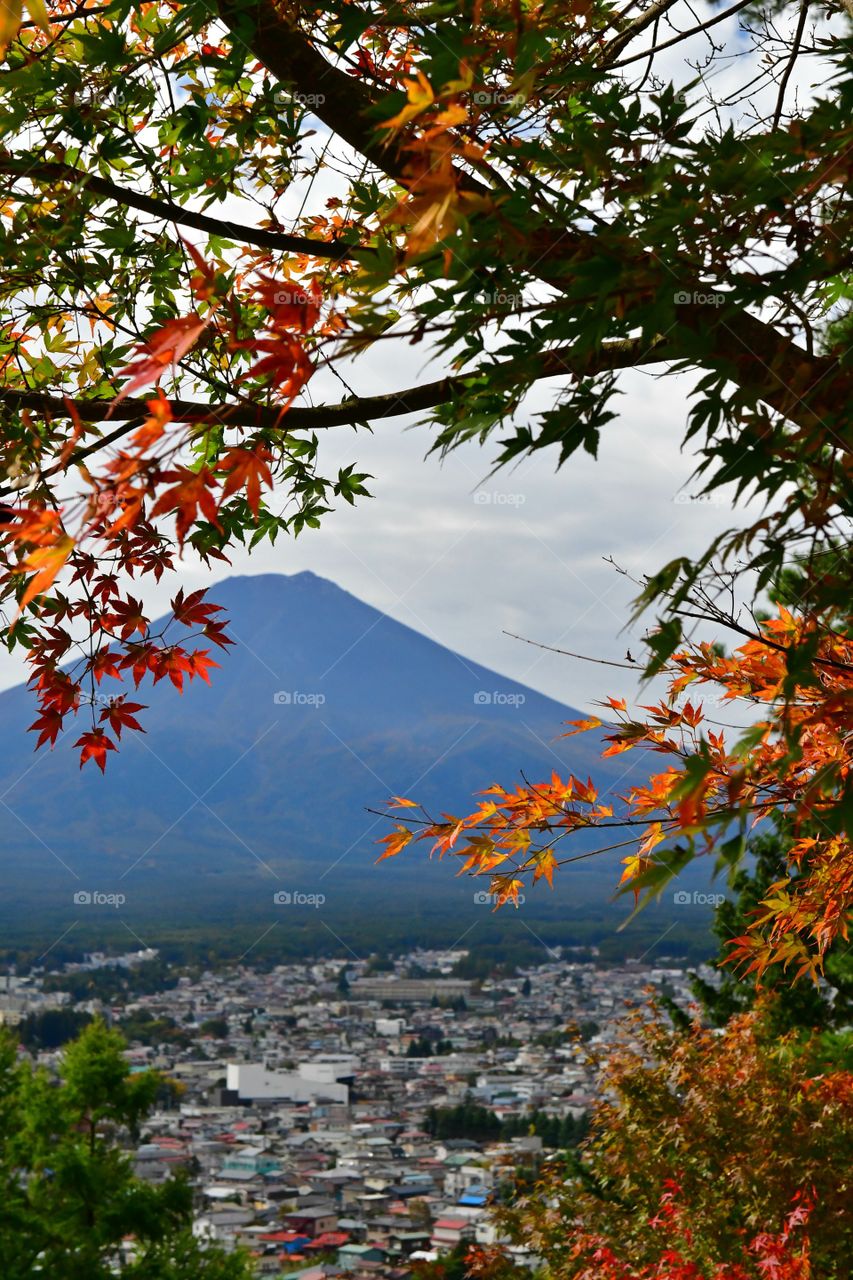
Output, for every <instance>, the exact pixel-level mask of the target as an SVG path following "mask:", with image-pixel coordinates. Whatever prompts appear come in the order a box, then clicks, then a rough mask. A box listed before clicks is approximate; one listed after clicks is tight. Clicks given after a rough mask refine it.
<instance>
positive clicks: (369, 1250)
mask: <svg viewBox="0 0 853 1280" xmlns="http://www.w3.org/2000/svg"><path fill="white" fill-rule="evenodd" d="M386 1252H387V1251H386V1250H385V1249H383V1248H382V1247H381V1245H378V1244H345V1245H344V1246H343V1247H342V1248H341V1249H339V1250H338V1266H339V1267H343V1268H344V1269H345V1270H347V1271H357V1270H358V1269H359V1267H360V1266H361V1265H362V1264H363V1263H365V1262H384V1261H385V1255H386Z"/></svg>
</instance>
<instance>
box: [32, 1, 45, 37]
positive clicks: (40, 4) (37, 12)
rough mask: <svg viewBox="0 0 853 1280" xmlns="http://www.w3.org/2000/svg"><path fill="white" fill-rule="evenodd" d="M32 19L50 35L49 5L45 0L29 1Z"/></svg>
mask: <svg viewBox="0 0 853 1280" xmlns="http://www.w3.org/2000/svg"><path fill="white" fill-rule="evenodd" d="M27 9H28V10H29V14H30V17H31V18H32V20H33V22H34V23H35V24H36V26H37V27H41V29H42V31H46V32H48V34H49V33H50V21H49V19H48V16H47V5H46V4H45V2H44V0H27Z"/></svg>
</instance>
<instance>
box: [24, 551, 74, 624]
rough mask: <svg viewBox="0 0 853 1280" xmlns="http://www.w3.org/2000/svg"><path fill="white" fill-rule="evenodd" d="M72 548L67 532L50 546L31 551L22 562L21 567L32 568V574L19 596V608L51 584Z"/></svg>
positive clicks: (42, 592) (41, 593)
mask: <svg viewBox="0 0 853 1280" xmlns="http://www.w3.org/2000/svg"><path fill="white" fill-rule="evenodd" d="M73 550H74V539H73V538H70V537H69V536H68V534H63V535H62V536H61V537H59V538H57V540H56V542H54V543H52V544H51V545H50V546H46V547H39V548H38V550H36V551H31V552H30V554H29V555H28V556H27V558H26V560H24V563H23V566H22V567H23V569H25V570H33V571H34V576H33V577H32V578H31V579H30V581H29V583H28V584H27V589H26V591H25V592H24V594H23V595H22V597H21V604H20V608H21V609H25V608H26V606H27V605H28V604H29V603H30V601H31V600H34V599H35V598H36V596H40V595H43V594H44V592H45V591H47V590H48V588H49V587H50V586H52V584H53V582H54V581H55V579H56V575H57V574H58V573H59V571H60V569H61V568H62V566H63V565H64V564H65V562H66V560H67V559H68V557H69V556H70V555H71V552H72V551H73Z"/></svg>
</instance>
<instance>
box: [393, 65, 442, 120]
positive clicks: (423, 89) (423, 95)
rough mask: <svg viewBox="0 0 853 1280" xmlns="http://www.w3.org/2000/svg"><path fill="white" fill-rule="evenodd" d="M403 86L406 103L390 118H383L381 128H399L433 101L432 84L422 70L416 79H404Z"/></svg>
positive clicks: (427, 108)
mask: <svg viewBox="0 0 853 1280" xmlns="http://www.w3.org/2000/svg"><path fill="white" fill-rule="evenodd" d="M403 88H404V89H405V90H406V97H407V98H408V103H407V105H406V106H405V107H403V109H402V111H398V112H397V114H396V115H395V116H392V117H391V119H390V120H384V121H383V123H382V126H381V127H382V128H383V129H399V128H401V127H402V126H403V125H405V124H408V123H409V121H410V120H415V119H416V118H417V117H418V116H420V115H423V113H424V112H425V111H428V110H429V108H430V107H431V106H432V104H433V103H434V102H435V94H434V93H433V90H432V85H431V84H430V82H429V80H427V78H426V76H425V75H424V73H423V72H422V71H418V73H417V79H415V80H404V81H403Z"/></svg>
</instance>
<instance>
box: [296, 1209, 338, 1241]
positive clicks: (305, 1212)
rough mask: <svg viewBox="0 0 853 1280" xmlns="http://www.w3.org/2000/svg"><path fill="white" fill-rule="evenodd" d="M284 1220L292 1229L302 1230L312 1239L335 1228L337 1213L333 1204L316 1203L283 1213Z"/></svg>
mask: <svg viewBox="0 0 853 1280" xmlns="http://www.w3.org/2000/svg"><path fill="white" fill-rule="evenodd" d="M285 1222H286V1223H287V1224H288V1226H289V1227H291V1228H292V1229H293V1230H294V1231H301V1232H304V1234H305V1235H307V1236H310V1238H311V1239H312V1240H316V1238H317V1236H321V1235H323V1234H324V1233H325V1232H327V1231H335V1230H336V1229H337V1226H338V1215H337V1210H336V1209H335V1207H334V1205H330V1204H318V1205H311V1206H308V1207H303V1208H301V1209H295V1210H294V1211H293V1213H287V1214H285Z"/></svg>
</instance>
